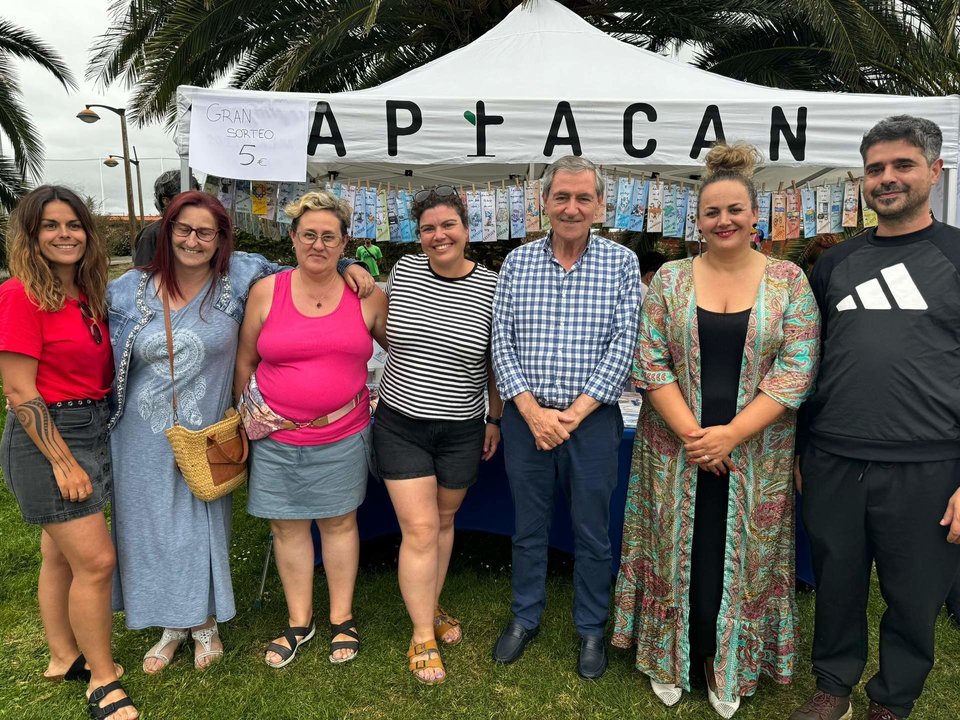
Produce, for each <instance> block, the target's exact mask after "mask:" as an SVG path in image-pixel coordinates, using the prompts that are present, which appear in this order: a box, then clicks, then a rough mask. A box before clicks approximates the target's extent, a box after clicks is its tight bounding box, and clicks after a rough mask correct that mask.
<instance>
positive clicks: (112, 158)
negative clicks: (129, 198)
mask: <svg viewBox="0 0 960 720" xmlns="http://www.w3.org/2000/svg"><path fill="white" fill-rule="evenodd" d="M120 159H121V160H122V159H123V158H122V157H121V158H120ZM130 162H131V163H133V164H134V165H136V167H137V197H138V199H139V200H140V229H141V230H142V229H143V182H142V181H141V179H140V157H139V156H138V155H137V146H136V145H134V146H133V160H131V161H130ZM103 164H104V165H106V166H107V167H109V168H113V167H116V166H117V165H119V164H120V163H119V161H118V160H117V156H116V155H107V157H106V158H104V160H103Z"/></svg>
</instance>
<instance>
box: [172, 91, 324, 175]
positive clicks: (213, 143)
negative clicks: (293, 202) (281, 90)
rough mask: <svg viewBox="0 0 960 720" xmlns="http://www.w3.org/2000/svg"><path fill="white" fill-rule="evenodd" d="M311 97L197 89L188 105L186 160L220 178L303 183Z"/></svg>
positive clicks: (305, 169) (305, 173)
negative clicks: (265, 96)
mask: <svg viewBox="0 0 960 720" xmlns="http://www.w3.org/2000/svg"><path fill="white" fill-rule="evenodd" d="M310 115H311V114H310V102H309V101H308V100H305V99H303V98H286V97H276V96H274V97H271V98H269V99H260V98H251V97H246V96H239V95H238V96H232V97H229V98H227V97H223V96H219V95H217V94H213V93H205V92H198V93H197V94H196V95H194V97H193V105H192V107H191V109H190V164H191V165H193V167H195V168H197V169H198V170H203V171H204V172H208V173H213V174H214V175H219V176H220V177H230V178H243V179H245V180H274V181H286V182H303V181H304V180H306V178H307V138H308V136H309V134H310Z"/></svg>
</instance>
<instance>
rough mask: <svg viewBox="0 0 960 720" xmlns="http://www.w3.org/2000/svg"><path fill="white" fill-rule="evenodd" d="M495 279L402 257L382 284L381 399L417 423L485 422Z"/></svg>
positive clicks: (477, 270) (480, 270) (487, 273)
mask: <svg viewBox="0 0 960 720" xmlns="http://www.w3.org/2000/svg"><path fill="white" fill-rule="evenodd" d="M496 286H497V274H496V273H495V272H493V271H491V270H488V269H487V268H485V267H484V266H483V265H479V264H478V265H476V267H474V269H473V270H471V271H470V273H468V274H467V275H466V276H464V277H462V278H445V277H441V276H439V275H437V274H436V273H434V272H433V270H431V269H430V264H429V262H428V260H427V256H426V255H404V256H403V257H401V258H400V260H398V261H397V264H396V265H394V266H393V270H392V271H391V272H390V279H389V281H388V282H387V296H388V297H389V299H390V307H389V312H388V313H387V342H389V344H390V349H389V354H388V356H387V363H386V366H385V367H384V370H383V378H382V379H381V380H380V388H379V392H380V398H381V400H383V401H384V402H386V403H387V405H389V406H390V407H391V408H393V409H394V410H396V411H398V412H400V413H402V414H404V415H407V416H409V417H415V418H429V419H444V420H472V419H475V418H478V417H483V414H484V411H485V407H486V405H485V402H484V395H483V392H484V388H485V386H486V383H487V355H488V353H489V349H490V331H491V324H492V316H493V295H494V292H495V291H496Z"/></svg>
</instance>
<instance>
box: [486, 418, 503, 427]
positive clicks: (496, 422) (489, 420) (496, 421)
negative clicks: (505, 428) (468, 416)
mask: <svg viewBox="0 0 960 720" xmlns="http://www.w3.org/2000/svg"><path fill="white" fill-rule="evenodd" d="M501 419H502V418H495V417H493V416H492V415H487V417H486V419H485V420H484V422H485V423H486V424H487V425H496V426H497V427H500V420H501Z"/></svg>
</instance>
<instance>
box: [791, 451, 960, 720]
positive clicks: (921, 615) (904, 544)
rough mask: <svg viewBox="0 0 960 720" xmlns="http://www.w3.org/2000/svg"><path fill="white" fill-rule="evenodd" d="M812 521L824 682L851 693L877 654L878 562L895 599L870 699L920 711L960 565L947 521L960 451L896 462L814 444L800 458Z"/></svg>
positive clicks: (818, 651)
mask: <svg viewBox="0 0 960 720" xmlns="http://www.w3.org/2000/svg"><path fill="white" fill-rule="evenodd" d="M800 468H801V472H802V474H803V522H804V524H805V525H806V528H807V531H808V532H809V534H810V541H811V550H812V554H813V570H814V576H815V578H816V582H817V597H816V627H815V630H814V639H813V672H814V674H815V675H816V676H817V687H818V688H819V689H820V690H823V691H824V692H827V693H830V694H831V695H837V696H841V697H845V696H848V695H849V694H850V692H851V690H852V689H853V687H854V686H855V685H856V684H857V683H858V682H859V681H860V676H861V674H862V673H863V667H864V664H865V663H866V659H867V639H868V636H867V596H868V591H869V586H870V571H871V566H872V565H873V563H876V566H877V577H878V579H879V581H880V591H881V593H882V595H883V599H884V601H885V602H886V605H887V608H886V610H885V612H884V613H883V617H882V619H881V621H880V670H879V672H878V673H877V674H876V675H874V676H873V677H872V678H871V679H870V681H869V682H868V683H867V686H866V691H867V695H869V697H870V699H871V700H873V701H874V702H877V703H880V704H881V705H884V706H885V707H887V708H889V709H890V710H891V711H892V712H893V713H895V714H896V715H898V716H900V717H906V716H907V715H909V714H910V711H911V710H912V708H913V705H914V702H916V700H917V698H919V697H920V693H921V692H922V690H923V683H924V681H925V680H926V678H927V675H928V674H929V673H930V670H931V668H932V667H933V661H934V626H935V623H936V618H937V614H938V613H939V611H940V608H941V606H942V605H943V602H944V599H945V598H946V596H947V592H948V591H949V590H950V586H951V584H952V583H953V581H954V578H956V576H957V571H958V568H960V545H956V544H950V543H948V542H947V541H946V535H947V529H946V528H944V527H941V526H940V525H939V521H940V518H941V517H943V513H944V510H945V509H946V506H947V501H948V500H949V499H950V496H951V495H952V494H953V493H954V492H955V491H956V490H957V488H958V486H960V459H955V460H945V461H932V462H917V463H888V462H867V461H864V460H855V459H852V458H847V457H841V456H838V455H833V454H831V453H827V452H824V451H822V450H819V449H818V448H816V447H814V446H813V445H809V446H808V447H807V449H806V450H805V451H804V453H803V455H802V456H801V459H800Z"/></svg>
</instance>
